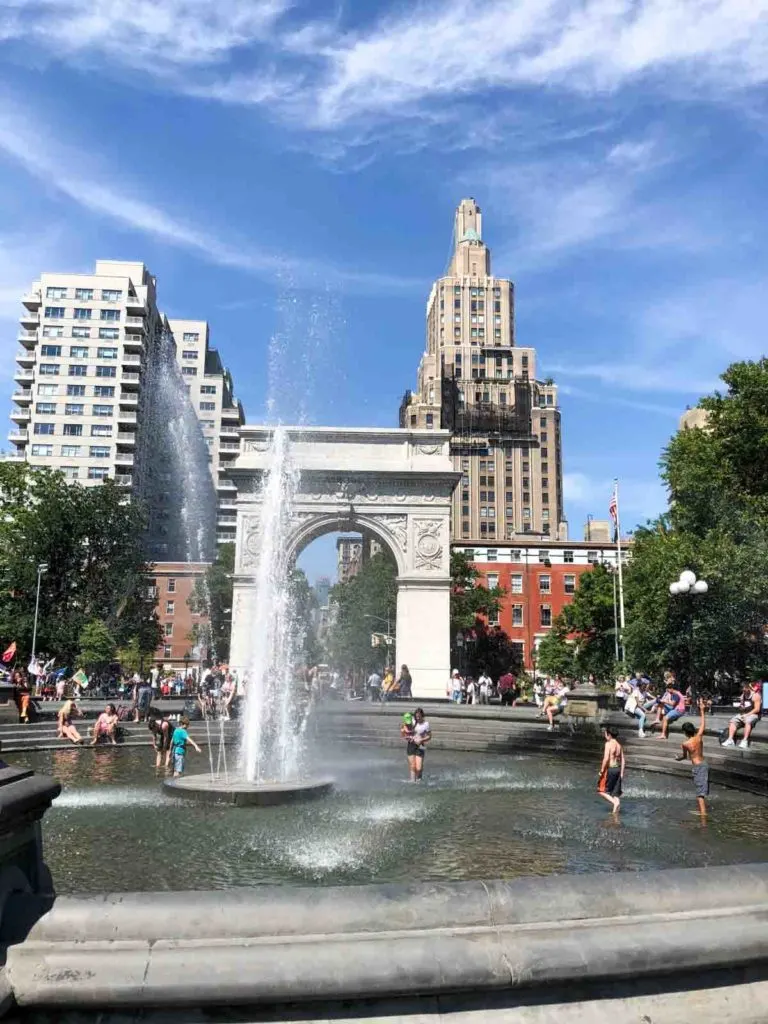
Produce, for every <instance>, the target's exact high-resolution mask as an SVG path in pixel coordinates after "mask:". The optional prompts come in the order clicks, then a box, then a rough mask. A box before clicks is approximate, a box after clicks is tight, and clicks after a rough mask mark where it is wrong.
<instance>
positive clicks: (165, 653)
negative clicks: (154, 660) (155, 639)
mask: <svg viewBox="0 0 768 1024" xmlns="http://www.w3.org/2000/svg"><path fill="white" fill-rule="evenodd" d="M172 656H173V652H172V650H171V648H170V647H169V646H168V644H166V645H165V647H163V657H164V658H170V657H172Z"/></svg>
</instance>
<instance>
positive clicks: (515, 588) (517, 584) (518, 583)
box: [509, 573, 523, 594]
mask: <svg viewBox="0 0 768 1024" xmlns="http://www.w3.org/2000/svg"><path fill="white" fill-rule="evenodd" d="M509 589H510V592H511V593H512V594H522V592H523V577H522V575H518V574H517V573H515V574H513V575H512V576H510V577H509Z"/></svg>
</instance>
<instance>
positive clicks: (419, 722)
mask: <svg viewBox="0 0 768 1024" xmlns="http://www.w3.org/2000/svg"><path fill="white" fill-rule="evenodd" d="M431 739H432V730H431V729H430V727H429V722H428V721H427V720H426V718H425V717H424V711H423V709H422V708H416V710H415V711H414V712H413V738H412V739H409V741H408V767H409V769H410V774H411V782H421V778H422V775H423V774H424V754H425V753H426V751H427V744H428V743H429V741H430V740H431Z"/></svg>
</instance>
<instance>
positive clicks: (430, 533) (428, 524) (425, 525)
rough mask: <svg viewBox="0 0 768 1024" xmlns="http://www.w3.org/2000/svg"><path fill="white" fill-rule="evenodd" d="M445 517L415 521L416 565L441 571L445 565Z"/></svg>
mask: <svg viewBox="0 0 768 1024" xmlns="http://www.w3.org/2000/svg"><path fill="white" fill-rule="evenodd" d="M443 522H444V520H443V519H420V518H416V519H414V521H413V533H414V543H413V547H414V553H413V554H414V567H415V568H416V569H423V570H426V571H427V572H440V570H441V569H442V566H443V536H442V535H443Z"/></svg>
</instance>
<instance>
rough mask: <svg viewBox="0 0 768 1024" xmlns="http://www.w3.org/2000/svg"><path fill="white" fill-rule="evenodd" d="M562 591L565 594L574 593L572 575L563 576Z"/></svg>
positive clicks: (574, 586)
mask: <svg viewBox="0 0 768 1024" xmlns="http://www.w3.org/2000/svg"><path fill="white" fill-rule="evenodd" d="M563 590H564V591H565V593H566V594H575V593H576V577H575V576H574V575H569V576H563Z"/></svg>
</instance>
